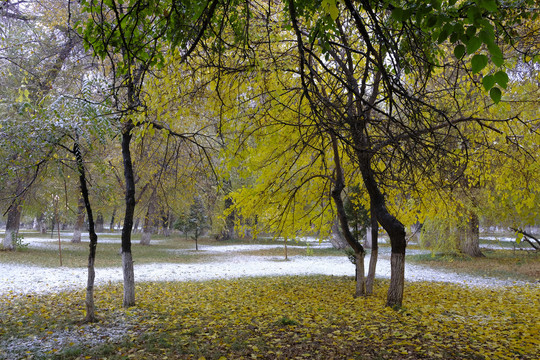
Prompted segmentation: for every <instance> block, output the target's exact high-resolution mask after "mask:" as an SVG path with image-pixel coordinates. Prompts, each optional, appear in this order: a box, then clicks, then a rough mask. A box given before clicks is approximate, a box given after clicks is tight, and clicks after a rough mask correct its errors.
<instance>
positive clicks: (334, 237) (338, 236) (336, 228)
mask: <svg viewBox="0 0 540 360" xmlns="http://www.w3.org/2000/svg"><path fill="white" fill-rule="evenodd" d="M330 243H331V244H332V246H333V247H334V249H338V250H343V249H347V248H348V247H349V244H348V243H347V240H346V239H345V237H344V236H343V234H342V233H341V231H340V225H339V219H338V218H335V219H334V223H333V224H332V234H330Z"/></svg>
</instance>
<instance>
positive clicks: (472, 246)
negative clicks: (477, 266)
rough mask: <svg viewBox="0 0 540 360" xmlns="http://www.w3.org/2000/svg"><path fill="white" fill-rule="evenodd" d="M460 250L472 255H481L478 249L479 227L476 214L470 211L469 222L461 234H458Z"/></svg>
mask: <svg viewBox="0 0 540 360" xmlns="http://www.w3.org/2000/svg"><path fill="white" fill-rule="evenodd" d="M460 235H461V236H460V237H461V241H460V250H461V252H462V253H464V254H466V255H469V256H472V257H483V256H484V254H482V251H481V250H480V227H479V220H478V215H476V214H473V213H471V214H470V217H469V223H468V224H467V227H466V230H465V231H464V233H463V234H460Z"/></svg>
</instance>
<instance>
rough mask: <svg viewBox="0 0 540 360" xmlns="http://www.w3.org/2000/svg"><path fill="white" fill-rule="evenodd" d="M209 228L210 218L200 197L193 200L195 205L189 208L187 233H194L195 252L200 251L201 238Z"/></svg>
mask: <svg viewBox="0 0 540 360" xmlns="http://www.w3.org/2000/svg"><path fill="white" fill-rule="evenodd" d="M207 226H208V216H207V215H206V210H205V208H204V204H203V201H202V199H201V197H200V196H197V197H195V199H193V203H192V204H191V206H190V207H189V217H188V219H187V229H186V230H187V231H191V232H192V233H193V240H195V250H199V243H198V241H199V237H200V236H201V235H202V234H203V232H204V230H205V229H206V228H207Z"/></svg>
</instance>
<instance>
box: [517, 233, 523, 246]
mask: <svg viewBox="0 0 540 360" xmlns="http://www.w3.org/2000/svg"><path fill="white" fill-rule="evenodd" d="M522 239H523V234H522V233H516V243H517V244H518V245H519V243H521V240H522Z"/></svg>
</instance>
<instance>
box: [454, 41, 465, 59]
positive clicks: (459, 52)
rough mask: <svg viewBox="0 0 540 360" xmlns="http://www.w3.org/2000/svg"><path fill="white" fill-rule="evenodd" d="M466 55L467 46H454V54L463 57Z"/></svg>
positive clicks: (459, 57)
mask: <svg viewBox="0 0 540 360" xmlns="http://www.w3.org/2000/svg"><path fill="white" fill-rule="evenodd" d="M464 55H465V46H463V45H462V44H459V45H458V46H456V47H455V48H454V56H455V57H457V58H458V59H461V58H462V57H463V56H464Z"/></svg>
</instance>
